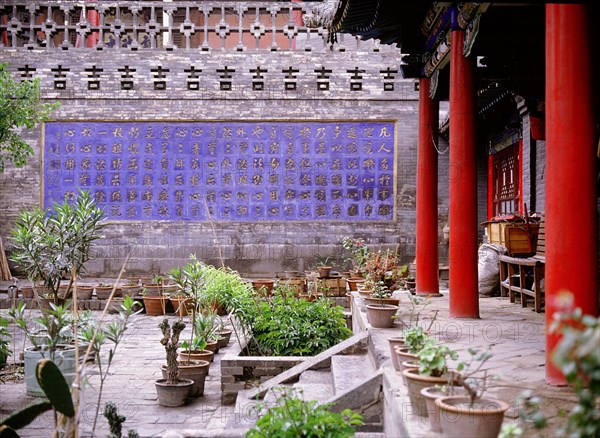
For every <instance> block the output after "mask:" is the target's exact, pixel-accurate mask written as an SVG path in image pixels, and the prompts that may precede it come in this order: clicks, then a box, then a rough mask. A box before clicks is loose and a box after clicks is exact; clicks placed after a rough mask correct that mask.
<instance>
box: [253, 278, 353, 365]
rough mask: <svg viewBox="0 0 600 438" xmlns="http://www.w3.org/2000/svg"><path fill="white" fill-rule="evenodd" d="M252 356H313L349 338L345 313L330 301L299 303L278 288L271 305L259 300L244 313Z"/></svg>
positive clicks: (301, 300)
mask: <svg viewBox="0 0 600 438" xmlns="http://www.w3.org/2000/svg"><path fill="white" fill-rule="evenodd" d="M242 312H243V314H242V315H243V318H245V319H244V323H245V324H246V325H247V327H248V331H249V332H250V333H249V334H250V338H249V341H250V342H249V346H248V348H249V350H250V354H259V355H273V356H311V355H315V354H318V353H320V352H322V351H324V350H326V349H328V348H329V347H332V346H333V345H335V344H337V343H338V342H340V341H342V340H344V339H346V338H348V337H349V336H350V335H351V334H352V332H351V331H350V330H349V329H348V328H347V327H346V320H345V317H344V314H343V309H342V308H341V307H339V306H335V305H334V304H333V303H332V301H331V300H328V299H325V298H319V299H317V300H315V301H313V302H309V301H307V300H305V299H297V298H295V297H294V296H293V295H291V294H289V293H286V292H285V291H284V290H281V289H280V288H276V289H275V290H274V293H273V297H272V298H271V300H270V301H266V300H263V299H260V298H258V297H257V299H255V300H254V301H253V303H252V304H248V306H247V307H246V308H244V309H242Z"/></svg>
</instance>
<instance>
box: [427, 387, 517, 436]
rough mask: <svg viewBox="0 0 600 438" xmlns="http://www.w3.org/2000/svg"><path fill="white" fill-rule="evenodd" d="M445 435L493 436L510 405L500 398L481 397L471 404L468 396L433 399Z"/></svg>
mask: <svg viewBox="0 0 600 438" xmlns="http://www.w3.org/2000/svg"><path fill="white" fill-rule="evenodd" d="M435 404H436V406H437V407H438V408H439V409H440V425H441V427H442V431H443V433H444V435H445V436H460V437H469V438H470V437H477V438H495V437H497V436H498V433H499V432H500V428H501V427H502V421H504V413H505V412H506V410H507V409H508V408H509V407H510V406H509V405H508V404H507V403H504V402H503V401H501V400H496V399H492V398H481V399H478V400H476V401H475V403H474V404H473V406H471V403H470V399H469V397H465V396H460V395H454V396H447V397H440V398H438V399H436V400H435Z"/></svg>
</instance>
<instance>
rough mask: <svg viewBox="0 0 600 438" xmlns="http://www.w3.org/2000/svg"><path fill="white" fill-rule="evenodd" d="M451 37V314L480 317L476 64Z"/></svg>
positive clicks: (459, 38)
mask: <svg viewBox="0 0 600 438" xmlns="http://www.w3.org/2000/svg"><path fill="white" fill-rule="evenodd" d="M463 42H464V31H462V30H460V29H456V30H452V33H451V34H450V251H449V257H450V316H451V317H455V318H479V290H478V282H477V243H478V242H477V162H476V151H475V86H474V74H475V71H474V70H475V65H474V62H473V60H472V59H470V58H466V57H465V56H464V55H463V53H462V48H463Z"/></svg>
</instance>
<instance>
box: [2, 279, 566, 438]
mask: <svg viewBox="0 0 600 438" xmlns="http://www.w3.org/2000/svg"><path fill="white" fill-rule="evenodd" d="M443 293H444V296H443V297H441V298H436V299H434V302H433V304H432V305H431V306H430V307H431V309H432V310H433V309H437V310H438V311H439V312H438V316H437V320H436V322H435V324H434V326H433V327H432V335H433V336H435V337H437V338H438V339H440V340H441V341H443V342H445V343H447V344H448V345H450V346H452V347H455V348H457V349H458V350H460V351H461V352H463V353H464V350H465V349H466V348H467V347H475V346H487V345H492V351H493V353H494V357H493V358H492V360H491V361H490V362H489V369H490V372H492V373H493V374H497V375H498V376H499V379H498V380H497V381H496V382H495V383H494V384H493V387H492V388H490V390H489V395H493V396H496V397H498V398H501V399H503V400H505V401H507V402H509V403H513V402H514V400H515V398H516V396H517V395H518V394H519V392H521V391H522V390H523V389H527V388H529V389H532V390H533V391H534V392H535V393H536V394H538V395H540V396H542V397H543V398H544V400H545V401H544V404H543V410H544V412H545V413H546V415H548V416H549V417H551V425H552V426H551V428H553V427H555V424H556V423H557V422H559V421H562V420H561V417H559V415H558V414H559V412H560V410H561V409H563V410H564V409H567V410H568V409H570V406H571V405H572V403H573V401H574V400H575V398H574V396H573V393H572V391H571V390H570V389H568V388H556V387H550V386H548V385H546V384H545V383H544V376H545V374H544V373H545V371H544V370H545V368H544V362H545V357H544V346H545V338H544V325H545V315H544V313H541V314H536V313H535V312H533V310H532V308H531V307H529V308H521V306H520V305H519V304H511V303H510V302H509V301H508V299H507V298H486V299H481V300H480V309H481V312H480V314H481V319H479V320H471V319H469V320H467V319H451V318H449V317H448V291H447V290H445V291H443ZM355 299H356V300H357V301H356V302H357V303H358V308H357V309H356V310H355V312H354V316H353V317H354V318H357V317H358V318H359V319H360V321H354V326H355V327H357V326H359V327H360V326H361V325H363V326H365V327H367V326H366V323H365V320H363V318H362V316H361V314H363V315H364V311H363V310H364V309H362V307H363V306H364V304H363V303H362V300H361V299H360V298H358V295H356V296H355ZM406 302H407V300H406V299H404V303H405V305H406ZM0 312H2V314H3V315H4V314H6V312H7V311H6V310H2V311H0ZM35 312H37V311H35ZM95 313H96V314H97V315H99V313H100V312H95ZM169 319H170V320H175V319H176V317H175V316H174V315H171V316H169ZM160 321H161V317H156V316H146V315H144V314H141V315H137V316H135V317H134V318H133V320H132V323H131V326H130V329H129V331H128V332H127V334H126V335H125V337H124V340H123V343H122V344H121V345H120V346H119V350H118V351H117V355H116V359H115V361H114V363H113V368H112V370H111V374H112V375H111V376H109V377H108V379H107V380H106V384H105V389H104V394H103V401H102V405H103V404H104V402H106V401H113V402H115V403H116V404H117V406H118V408H119V412H120V413H121V414H122V415H125V416H126V417H127V421H126V422H125V423H124V426H123V429H124V430H127V429H135V430H137V432H138V433H139V434H140V436H142V437H154V436H169V435H168V434H167V432H169V431H177V432H179V433H180V434H181V435H182V436H224V437H225V436H239V432H232V431H228V430H227V429H225V427H226V425H227V423H228V422H229V425H231V424H235V422H236V418H240V419H241V417H236V416H241V415H248V412H236V408H235V406H234V405H232V406H221V401H220V399H221V393H220V391H221V390H220V359H221V357H223V355H224V354H225V353H226V352H227V351H228V349H230V348H231V346H232V345H233V342H235V341H234V337H232V340H231V342H230V344H229V347H228V348H225V349H222V350H221V352H220V353H219V354H218V355H216V356H215V361H214V363H212V364H211V366H210V372H209V375H208V377H207V381H206V387H205V392H204V396H203V397H201V398H198V399H194V400H192V401H191V402H190V403H189V404H188V405H186V406H184V407H180V408H164V407H160V406H158V403H157V398H156V391H155V388H154V380H155V379H158V378H160V374H161V372H160V366H161V365H162V364H163V363H164V349H163V347H162V346H161V345H160V343H159V338H160V330H159V328H158V324H159V322H160ZM186 330H189V328H187V329H186ZM369 330H370V332H371V347H370V348H371V349H372V355H373V356H374V357H375V358H376V359H375V360H374V362H375V363H379V364H381V366H382V367H383V368H384V372H385V375H386V376H387V377H386V378H387V379H388V381H389V382H390V383H391V385H392V387H393V391H392V392H393V393H394V394H395V395H396V396H398V400H403V399H404V400H406V399H407V397H406V394H405V391H406V390H405V388H404V387H403V386H402V385H401V378H400V376H399V374H398V375H396V374H397V373H396V372H395V371H394V370H393V368H392V367H391V364H390V362H389V354H390V353H389V347H388V342H387V338H389V337H390V336H394V335H397V334H398V331H399V328H398V327H395V328H392V329H372V328H369ZM184 333H185V332H184ZM16 339H17V345H21V339H22V337H21V336H20V335H17V337H16ZM19 349H20V347H19ZM97 380H98V379H97V376H94V375H90V376H89V385H85V389H84V395H83V399H82V409H81V417H80V418H81V428H80V430H81V436H89V431H90V429H91V424H92V421H93V411H94V406H95V400H96V396H97V392H96V389H95V385H96V384H97ZM395 385H397V386H395ZM33 400H34V398H32V397H28V396H26V395H25V384H24V383H23V382H18V383H15V382H12V381H7V382H4V383H2V384H0V418H1V417H4V416H6V415H7V414H8V413H10V412H11V411H13V410H14V409H16V408H18V407H22V406H24V405H26V404H27V403H29V402H31V401H33ZM399 406H400V408H399V409H400V410H398V409H396V410H395V411H394V412H395V414H394V415H395V416H396V417H398V416H402V417H404V420H405V423H406V425H407V430H408V431H409V433H410V436H414V437H417V436H421V437H428V436H434V435H433V433H432V432H430V431H429V429H428V427H427V424H426V423H424V422H423V421H422V420H420V419H419V418H418V417H416V416H414V415H412V417H413V418H411V414H410V412H408V411H402V406H403V404H402V401H400V404H399ZM238 409H239V408H238ZM386 409H388V408H386ZM515 415H516V412H514V411H512V410H511V411H509V412H508V413H507V418H506V419H505V421H513V420H512V419H513V418H514V417H515ZM415 417H416V418H415ZM232 419H233V421H231V420H232ZM386 421H389V416H388V418H387V419H386ZM393 421H394V423H396V422H398V423H399V422H400V418H395V419H394V420H393ZM240 422H241V421H240ZM52 426H53V419H52V416H51V415H50V414H47V415H45V416H43V417H42V418H39V419H37V420H36V421H35V422H34V423H32V424H31V425H30V426H28V427H27V428H26V429H24V430H22V431H20V432H21V433H22V436H24V437H47V436H50V433H51V432H50V431H51V428H52ZM386 430H395V428H392V429H388V428H387V427H386ZM549 430H552V429H549ZM107 432H108V429H107V424H106V421H105V419H104V418H103V417H100V419H99V427H98V428H97V436H106V434H107ZM232 434H233V435H232ZM174 436H177V435H174ZM381 436H382V435H381ZM386 436H391V437H393V436H396V435H394V434H393V433H392V434H390V432H388V433H387V434H386ZM546 436H552V434H551V433H550V435H546Z"/></svg>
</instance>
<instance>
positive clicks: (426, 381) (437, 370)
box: [402, 339, 458, 417]
mask: <svg viewBox="0 0 600 438" xmlns="http://www.w3.org/2000/svg"><path fill="white" fill-rule="evenodd" d="M417 356H418V358H419V367H418V368H415V369H407V370H404V371H402V376H403V377H404V378H405V381H406V386H407V387H408V395H409V398H410V402H411V405H412V407H413V409H414V410H415V411H416V412H417V414H418V415H421V416H423V417H426V416H427V415H428V412H427V406H426V404H425V397H424V396H423V395H422V394H421V390H422V389H424V388H427V387H431V386H435V385H444V384H446V382H447V381H448V376H447V372H448V360H449V359H456V358H457V357H458V354H457V353H456V352H455V351H452V350H450V348H449V347H448V346H446V345H443V344H440V343H438V342H437V341H435V340H434V339H428V340H427V341H426V342H425V345H424V346H423V348H422V349H421V351H419V353H418V355H417Z"/></svg>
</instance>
